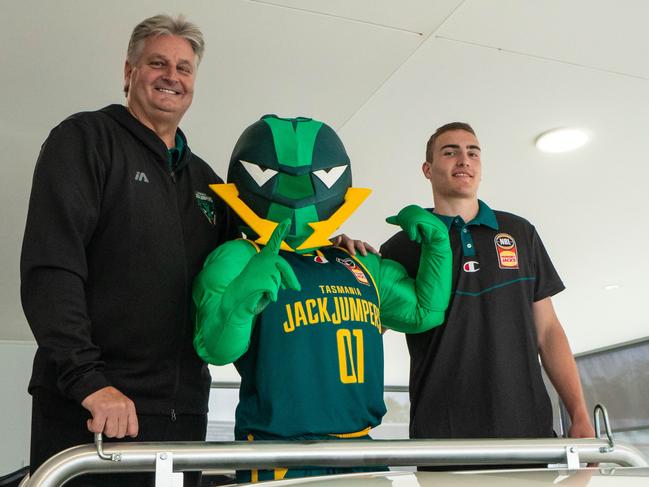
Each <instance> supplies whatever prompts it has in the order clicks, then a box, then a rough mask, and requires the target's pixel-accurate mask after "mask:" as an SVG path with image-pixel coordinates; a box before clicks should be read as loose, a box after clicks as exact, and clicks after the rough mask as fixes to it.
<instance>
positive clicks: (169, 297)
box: [21, 15, 237, 485]
mask: <svg viewBox="0 0 649 487" xmlns="http://www.w3.org/2000/svg"><path fill="white" fill-rule="evenodd" d="M203 50H204V42H203V37H202V34H201V32H200V30H199V29H198V28H197V27H196V26H195V25H194V24H192V23H189V22H187V21H186V20H185V19H183V18H182V17H179V18H171V17H168V16H164V15H158V16H155V17H151V18H149V19H146V20H144V21H143V22H141V23H140V24H138V25H137V26H136V27H135V29H134V31H133V33H132V36H131V39H130V42H129V46H128V53H127V58H126V63H125V68H124V91H125V93H126V106H122V105H110V106H107V107H105V108H102V109H101V110H98V111H95V112H84V113H78V114H75V115H72V116H71V117H69V118H67V119H66V120H64V121H63V122H62V123H61V124H59V125H58V126H57V127H55V128H54V129H53V130H52V132H51V133H50V135H49V137H48V138H47V140H46V141H45V143H44V144H43V146H42V149H41V153H40V156H39V159H38V162H37V164H36V169H35V173H34V180H33V187H32V193H31V198H30V203H29V215H28V217H27V225H26V229H25V236H24V241H23V250H22V258H21V279H22V283H21V293H22V302H23V308H24V310H25V315H26V316H27V319H28V321H29V324H30V326H31V329H32V331H33V333H34V336H35V337H36V341H37V343H38V350H37V352H36V357H35V360H34V369H33V374H32V378H31V382H30V384H29V391H30V393H31V394H32V396H33V409H32V439H31V468H32V471H34V470H35V469H36V468H37V467H38V466H39V465H41V464H42V463H43V462H44V461H45V460H46V459H47V458H49V457H50V456H52V455H53V454H55V453H56V452H58V451H60V450H62V449H64V448H67V447H69V446H72V445H75V444H79V443H89V442H92V440H93V433H94V432H101V433H103V434H104V435H105V436H107V437H110V438H124V437H137V439H138V440H139V441H164V440H172V441H176V440H203V439H204V438H205V430H206V421H207V418H206V412H207V400H208V394H209V386H210V377H209V372H208V371H207V368H206V366H205V364H204V363H203V362H202V361H201V360H200V359H199V358H198V357H197V356H196V354H195V352H194V350H193V347H192V337H193V332H192V324H191V320H190V303H191V282H192V278H193V277H194V275H195V274H197V272H198V271H199V269H200V268H201V265H202V263H203V261H204V259H205V257H206V255H207V254H208V253H209V251H210V250H212V249H213V248H214V247H215V246H217V245H219V244H220V243H222V242H224V241H225V240H227V239H229V238H231V237H233V236H235V235H236V234H237V233H236V230H235V229H234V227H233V226H232V225H231V224H230V223H229V221H228V217H227V212H226V208H225V207H224V205H223V204H222V203H220V202H219V201H216V200H215V199H214V198H213V197H212V196H210V194H211V192H210V190H209V188H208V184H213V183H216V182H222V181H221V180H220V179H219V178H218V176H217V175H216V174H215V173H214V172H213V171H212V169H211V168H210V167H209V166H208V164H206V163H205V162H204V161H203V160H201V159H200V158H199V157H197V156H196V155H195V154H193V153H192V152H191V150H190V148H189V145H188V143H187V138H186V136H185V134H184V133H183V132H182V131H181V130H180V129H179V128H178V125H179V123H180V121H181V119H182V117H183V115H184V114H185V112H186V111H187V109H188V108H189V106H190V105H191V102H192V98H193V94H194V81H195V78H196V72H197V69H198V64H199V62H200V59H201V56H202V54H203ZM99 477H101V476H99ZM100 481H101V479H94V480H93V479H85V478H84V479H83V481H82V482H81V483H82V485H101V484H100ZM106 482H107V483H108V485H147V483H150V482H151V480H150V476H145V475H142V474H140V475H128V476H123V478H121V479H120V480H117V479H115V478H112V479H108V480H106Z"/></svg>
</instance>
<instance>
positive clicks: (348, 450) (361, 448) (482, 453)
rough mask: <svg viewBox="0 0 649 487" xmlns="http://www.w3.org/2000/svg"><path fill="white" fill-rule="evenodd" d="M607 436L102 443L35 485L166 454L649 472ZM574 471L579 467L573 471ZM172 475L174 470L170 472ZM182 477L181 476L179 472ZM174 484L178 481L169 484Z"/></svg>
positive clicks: (242, 462) (44, 468)
mask: <svg viewBox="0 0 649 487" xmlns="http://www.w3.org/2000/svg"><path fill="white" fill-rule="evenodd" d="M606 446H608V442H606V441H603V440H600V439H593V438H590V439H561V438H550V439H534V440H527V439H521V440H367V441H366V440H359V441H312V442H297V441H292V442H265V441H255V442H173V443H109V444H105V445H103V447H104V453H105V455H106V456H108V457H110V458H111V460H103V459H101V458H100V457H99V456H98V454H97V447H96V445H81V446H76V447H73V448H69V449H67V450H65V451H63V452H61V453H58V454H57V455H55V456H53V457H52V458H50V459H49V460H47V461H46V462H45V463H44V464H43V465H41V467H40V468H39V469H38V470H37V471H36V472H35V473H34V475H33V476H32V478H31V479H30V480H29V482H28V483H27V486H29V487H55V486H60V485H63V484H64V483H65V482H67V481H68V480H70V479H72V478H74V477H76V476H78V475H82V474H87V473H117V472H122V473H123V472H153V471H155V470H156V460H158V456H159V455H160V454H162V453H164V454H165V457H166V458H167V459H168V460H170V461H172V464H173V471H174V472H184V471H192V470H208V469H217V468H218V469H222V468H226V469H235V468H240V469H251V468H273V467H276V466H277V465H281V466H283V467H289V468H290V467H296V466H303V465H312V466H337V467H346V466H378V465H392V466H403V465H450V466H452V465H460V464H461V465H489V464H503V463H507V464H511V465H513V466H515V465H517V464H524V463H564V464H568V465H569V466H570V465H572V466H573V467H574V465H575V462H576V465H577V466H578V465H579V462H588V463H614V464H618V465H621V466H633V467H648V466H649V464H648V463H647V461H646V460H645V459H644V457H643V456H642V454H641V453H640V452H639V451H638V450H637V449H636V448H634V447H632V446H630V445H627V444H624V443H617V444H616V446H615V450H614V451H612V452H603V451H602V448H603V447H606ZM573 467H571V468H573ZM169 471H171V470H169ZM176 475H177V474H176ZM169 485H171V484H169Z"/></svg>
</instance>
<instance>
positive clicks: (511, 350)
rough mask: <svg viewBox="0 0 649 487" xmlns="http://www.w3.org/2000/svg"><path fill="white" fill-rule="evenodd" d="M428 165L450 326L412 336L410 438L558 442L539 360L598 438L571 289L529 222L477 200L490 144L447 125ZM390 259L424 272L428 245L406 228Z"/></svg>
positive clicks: (583, 428) (580, 423)
mask: <svg viewBox="0 0 649 487" xmlns="http://www.w3.org/2000/svg"><path fill="white" fill-rule="evenodd" d="M422 170H423V173H424V176H425V177H426V179H428V180H430V182H431V185H432V189H433V199H434V202H435V208H434V209H433V210H432V212H433V214H435V215H437V217H438V218H439V219H440V220H442V221H443V222H444V223H445V224H446V226H447V227H448V230H449V237H450V241H451V247H452V249H453V288H452V289H453V291H452V295H451V303H450V304H449V307H448V309H447V312H446V318H445V322H444V324H443V325H442V326H440V327H437V328H434V329H432V330H430V331H428V332H426V333H424V334H420V335H412V336H408V337H407V341H408V348H409V351H410V357H411V370H410V397H411V409H410V436H411V437H412V438H515V437H551V436H553V430H552V408H551V404H550V400H549V398H548V395H547V393H546V389H545V386H544V384H543V380H542V377H541V366H540V364H539V356H540V357H541V361H542V363H543V367H544V368H545V370H546V372H547V374H548V376H549V377H550V380H551V381H552V383H553V385H554V386H555V388H556V389H557V391H558V393H559V395H560V397H561V399H562V400H563V402H564V404H565V405H566V407H567V409H568V412H569V414H570V419H571V421H572V427H571V428H570V432H569V434H570V436H571V437H589V436H594V431H593V428H592V426H591V424H590V421H589V415H588V412H587V410H586V406H585V402H584V398H583V394H582V390H581V384H580V381H579V375H578V373H577V368H576V365H575V361H574V359H573V356H572V353H571V351H570V347H569V345H568V341H567V339H566V336H565V333H564V331H563V328H562V326H561V323H560V322H559V320H558V319H557V316H556V314H555V312H554V309H553V306H552V300H551V296H553V295H554V294H556V293H558V292H560V291H561V290H563V289H564V286H563V283H562V282H561V280H560V279H559V276H558V275H557V273H556V271H555V269H554V267H553V265H552V262H551V261H550V258H549V257H548V255H547V253H546V251H545V249H544V247H543V244H542V242H541V239H540V238H539V236H538V234H537V233H536V230H535V229H534V227H533V226H532V225H531V224H530V223H529V222H528V221H526V220H524V219H523V218H521V217H518V216H516V215H512V214H511V213H505V212H502V211H494V210H492V209H491V208H489V207H488V206H487V205H486V204H485V203H484V202H483V201H480V200H478V196H477V195H478V187H479V185H480V179H481V174H482V171H481V154H480V144H479V142H478V139H477V138H476V135H475V132H474V131H473V129H472V128H471V126H469V125H468V124H466V123H460V122H454V123H450V124H447V125H444V126H443V127H440V128H439V129H437V131H436V132H435V134H433V136H432V137H431V138H430V140H429V141H428V145H427V148H426V162H424V163H423V166H422ZM381 254H382V255H383V257H387V258H390V259H394V260H397V261H398V262H401V263H402V264H403V265H404V266H405V267H406V269H408V272H409V273H410V275H414V272H415V271H416V269H417V263H418V262H419V255H420V253H419V246H418V245H416V244H414V243H412V242H411V241H410V240H409V239H408V238H407V236H406V235H404V234H403V232H400V233H398V234H397V235H395V236H393V237H392V238H391V239H389V240H388V241H387V242H386V243H385V244H384V245H383V246H382V247H381Z"/></svg>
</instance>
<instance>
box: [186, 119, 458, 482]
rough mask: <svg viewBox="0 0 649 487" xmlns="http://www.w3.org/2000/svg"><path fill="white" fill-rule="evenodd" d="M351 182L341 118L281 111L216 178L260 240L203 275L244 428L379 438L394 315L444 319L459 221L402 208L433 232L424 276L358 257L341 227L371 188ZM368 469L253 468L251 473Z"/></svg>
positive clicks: (212, 263)
mask: <svg viewBox="0 0 649 487" xmlns="http://www.w3.org/2000/svg"><path fill="white" fill-rule="evenodd" d="M351 184H352V179H351V166H350V161H349V157H348V156H347V153H346V152H345V148H344V147H343V144H342V142H341V141H340V139H339V138H338V136H337V135H336V133H335V132H334V131H333V129H331V127H329V126H328V125H326V124H324V123H322V122H318V121H316V120H312V119H308V118H301V117H300V118H294V119H284V118H279V117H276V116H274V115H267V116H264V117H262V119H261V120H259V121H258V122H256V123H254V124H253V125H251V126H250V127H248V128H247V129H246V130H245V131H244V132H243V134H242V135H241V137H240V138H239V141H238V142H237V144H236V146H235V148H234V151H233V154H232V158H231V160H230V167H229V171H228V184H220V185H213V186H212V189H213V190H214V191H215V192H216V193H217V194H218V195H219V196H220V197H221V198H223V199H224V200H225V201H226V202H227V203H228V204H229V205H230V206H231V207H232V208H233V209H234V211H236V212H237V214H238V215H239V217H240V218H241V220H242V221H243V228H242V230H243V231H244V233H245V234H246V236H247V237H248V239H247V240H246V239H241V240H235V241H231V242H227V243H225V244H223V245H221V246H220V247H218V248H217V249H216V250H214V251H213V252H212V253H211V254H210V255H209V256H208V258H207V260H206V262H205V265H204V268H203V270H202V272H201V273H200V274H199V275H198V277H197V279H196V281H195V284H194V290H193V299H194V304H195V306H196V331H195V337H194V347H195V348H196V351H197V352H198V354H199V355H200V356H201V357H202V358H203V360H205V361H207V362H209V363H212V364H216V365H223V364H227V363H231V362H234V364H235V366H236V368H237V370H238V372H239V374H240V375H241V390H240V398H239V399H240V400H239V405H238V406H237V411H236V425H235V437H236V439H237V440H315V439H337V438H344V439H348V438H349V439H351V438H365V439H367V438H369V437H368V436H367V435H368V432H369V430H370V428H372V427H375V426H377V425H378V424H380V423H381V418H382V417H383V415H384V414H385V412H386V409H385V404H384V402H383V344H382V339H381V331H382V328H383V327H386V328H391V329H394V330H397V331H402V332H408V333H418V332H423V331H426V330H429V329H430V328H432V327H434V326H437V325H439V324H441V323H442V322H443V320H444V312H445V310H446V307H447V305H448V301H449V296H450V289H451V262H452V256H451V250H450V246H449V241H448V230H447V228H446V226H445V225H444V224H443V223H442V222H441V220H439V219H438V218H437V217H435V216H434V215H432V214H431V213H430V212H428V211H426V210H424V209H422V208H420V207H418V206H408V207H406V208H404V209H403V210H401V211H400V212H399V214H398V215H397V216H395V217H391V218H388V222H390V223H394V224H397V225H399V226H401V228H403V229H404V230H405V231H406V232H407V233H408V235H409V236H410V238H411V239H413V240H417V241H418V242H420V243H421V244H422V253H421V260H420V264H419V271H418V274H417V278H416V280H413V279H411V278H409V277H408V275H407V273H406V271H405V269H404V268H403V267H402V266H401V265H400V264H398V263H397V262H394V261H392V260H389V259H381V257H379V256H377V255H373V254H370V255H367V256H360V255H357V256H351V255H350V254H348V253H347V252H346V251H345V250H343V249H341V248H337V247H333V246H332V245H331V242H330V241H329V240H328V238H329V236H330V235H331V234H332V233H333V232H334V231H335V230H336V229H337V228H338V227H339V226H340V225H341V224H342V223H343V222H344V221H345V219H347V218H348V217H349V215H350V214H351V213H352V212H353V211H354V210H355V209H356V208H357V207H358V205H360V203H361V202H362V201H363V200H364V199H365V198H366V197H367V195H368V194H369V190H366V189H359V188H352V187H351ZM358 470H359V469H340V468H339V469H333V468H310V469H309V468H307V469H304V470H293V469H291V470H290V471H287V470H286V469H281V468H278V469H276V470H275V471H256V470H253V471H245V472H238V473H237V480H238V481H253V482H254V481H257V480H270V479H279V478H289V477H295V476H304V475H322V474H330V473H337V472H342V471H346V472H348V471H358ZM374 470H376V469H374Z"/></svg>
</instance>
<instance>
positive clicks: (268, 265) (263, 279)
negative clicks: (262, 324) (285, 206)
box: [233, 220, 300, 314]
mask: <svg viewBox="0 0 649 487" xmlns="http://www.w3.org/2000/svg"><path fill="white" fill-rule="evenodd" d="M290 226H291V222H290V220H284V221H283V222H281V223H279V224H278V225H277V227H276V228H275V230H274V231H273V234H272V235H271V237H270V239H269V240H268V244H267V245H266V246H265V247H264V248H263V249H261V251H260V252H259V253H258V254H256V255H255V256H253V257H252V259H250V262H248V264H247V265H246V267H245V268H244V269H243V271H241V274H240V275H239V276H238V277H237V279H236V280H235V281H236V284H235V285H236V286H237V288H238V290H237V292H238V293H239V295H240V297H241V299H240V301H239V302H240V304H241V305H242V306H244V307H245V308H246V309H248V310H249V311H250V312H251V313H253V314H258V313H260V312H261V311H262V310H263V309H264V308H265V307H266V306H267V305H268V303H270V302H275V301H277V293H278V292H279V290H280V289H292V290H294V291H299V290H300V283H299V281H298V280H297V277H296V276H295V272H293V269H291V266H290V265H289V263H288V262H286V260H285V259H284V258H283V257H281V256H280V255H278V254H279V247H280V245H281V244H282V240H283V239H284V237H285V236H286V234H287V233H288V230H289V228H290ZM233 284H234V282H233Z"/></svg>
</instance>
